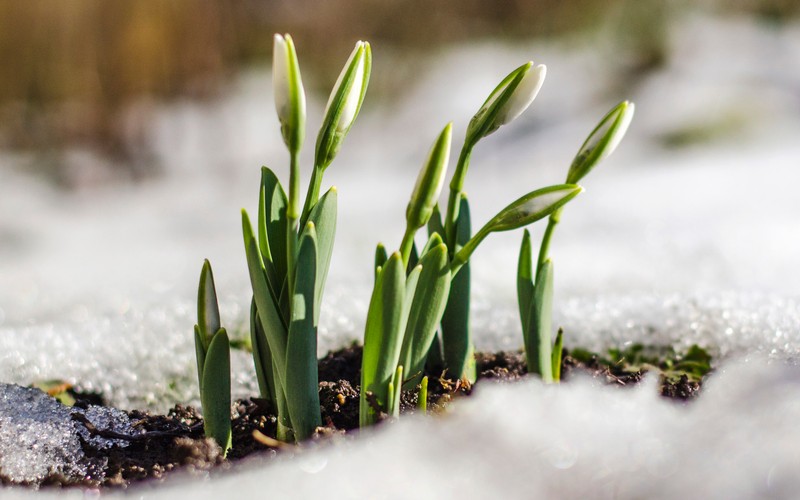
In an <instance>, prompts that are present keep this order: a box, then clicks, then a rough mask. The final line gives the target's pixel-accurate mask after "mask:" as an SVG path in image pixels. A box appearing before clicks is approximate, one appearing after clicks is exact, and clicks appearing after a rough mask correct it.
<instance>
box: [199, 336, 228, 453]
mask: <svg viewBox="0 0 800 500" xmlns="http://www.w3.org/2000/svg"><path fill="white" fill-rule="evenodd" d="M202 385H203V390H202V392H201V393H200V402H201V404H202V405H203V426H204V428H205V433H206V436H209V437H212V438H214V440H215V441H216V442H217V444H218V445H219V446H220V447H221V448H222V450H223V453H227V451H228V450H229V449H230V447H231V360H230V347H229V343H228V334H227V333H226V332H225V329H224V328H220V329H219V330H218V331H217V332H216V333H215V334H214V337H213V338H212V339H211V344H209V346H208V353H207V356H206V362H205V367H204V370H203V384H202Z"/></svg>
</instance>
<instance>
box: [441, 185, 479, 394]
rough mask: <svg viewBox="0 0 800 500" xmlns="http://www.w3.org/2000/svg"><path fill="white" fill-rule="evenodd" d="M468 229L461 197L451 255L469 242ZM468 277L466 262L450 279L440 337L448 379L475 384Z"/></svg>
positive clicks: (465, 205) (466, 205)
mask: <svg viewBox="0 0 800 500" xmlns="http://www.w3.org/2000/svg"><path fill="white" fill-rule="evenodd" d="M471 226H472V222H471V216H470V208H469V202H468V201H467V198H466V197H463V196H462V197H461V202H460V203H459V209H458V217H457V219H456V225H455V237H456V245H455V248H453V249H450V251H452V252H453V253H455V252H457V251H458V250H459V249H460V248H461V247H462V246H463V245H465V244H466V243H467V242H468V241H469V240H470V234H471V231H472V227H471ZM470 274H471V272H470V266H469V262H466V263H465V264H464V265H463V266H462V267H461V268H460V270H459V272H458V273H457V274H455V276H453V277H452V278H451V282H450V295H449V297H448V299H447V306H446V307H445V310H444V315H443V316H442V325H441V334H442V352H443V354H444V362H445V367H446V368H447V371H448V376H449V377H452V378H456V379H467V380H469V381H470V382H474V381H475V380H476V378H477V373H476V371H475V358H474V356H473V347H472V336H471V332H470V326H469V310H470Z"/></svg>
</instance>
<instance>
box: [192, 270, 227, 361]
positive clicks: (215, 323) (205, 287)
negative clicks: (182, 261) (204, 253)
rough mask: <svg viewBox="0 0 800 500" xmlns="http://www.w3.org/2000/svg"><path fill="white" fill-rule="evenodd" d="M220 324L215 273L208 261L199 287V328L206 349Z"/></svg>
mask: <svg viewBox="0 0 800 500" xmlns="http://www.w3.org/2000/svg"><path fill="white" fill-rule="evenodd" d="M220 323H221V322H220V319H219V306H218V305H217V290H216V287H215V286H214V273H213V272H212V271H211V263H210V262H209V261H208V259H206V260H205V261H204V262H203V269H202V270H201V271H200V284H199V286H198V287H197V326H198V327H200V337H201V339H202V341H203V346H205V349H208V344H209V343H210V342H211V336H212V335H213V334H214V333H215V332H216V331H217V330H219V328H220Z"/></svg>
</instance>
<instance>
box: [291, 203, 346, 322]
mask: <svg viewBox="0 0 800 500" xmlns="http://www.w3.org/2000/svg"><path fill="white" fill-rule="evenodd" d="M336 205H337V191H336V188H335V187H332V188H330V189H329V190H328V192H327V193H325V194H324V195H323V196H322V198H320V200H319V201H318V202H317V204H316V205H314V208H313V209H312V210H311V213H310V214H309V216H308V220H309V221H310V222H313V223H314V228H315V230H316V232H317V237H316V240H317V276H316V291H315V292H314V300H315V308H314V325H315V326H316V325H318V324H319V311H320V309H321V307H320V306H321V304H322V294H323V292H324V290H325V281H326V280H327V278H328V269H329V268H330V263H331V254H332V253H333V240H334V236H335V235H336V211H337V209H336ZM306 227H308V226H306ZM298 265H299V264H298Z"/></svg>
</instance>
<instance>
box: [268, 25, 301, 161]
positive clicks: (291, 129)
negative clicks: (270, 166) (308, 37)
mask: <svg viewBox="0 0 800 500" xmlns="http://www.w3.org/2000/svg"><path fill="white" fill-rule="evenodd" d="M272 88H273V92H274V94H275V110H276V111H277V113H278V120H279V121H280V122H281V134H282V135H283V141H284V142H285V143H286V147H288V148H289V151H291V152H293V153H295V154H296V153H297V152H299V151H300V148H301V147H302V145H303V139H304V137H305V121H306V94H305V91H304V90H303V81H302V79H301V78H300V66H299V64H298V63H297V53H296V52H295V49H294V42H292V37H291V36H289V35H285V36H281V35H277V34H276V35H275V42H274V45H273V54H272Z"/></svg>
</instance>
